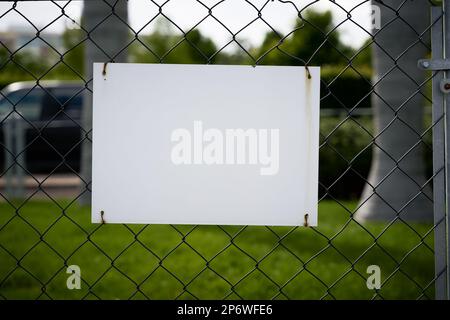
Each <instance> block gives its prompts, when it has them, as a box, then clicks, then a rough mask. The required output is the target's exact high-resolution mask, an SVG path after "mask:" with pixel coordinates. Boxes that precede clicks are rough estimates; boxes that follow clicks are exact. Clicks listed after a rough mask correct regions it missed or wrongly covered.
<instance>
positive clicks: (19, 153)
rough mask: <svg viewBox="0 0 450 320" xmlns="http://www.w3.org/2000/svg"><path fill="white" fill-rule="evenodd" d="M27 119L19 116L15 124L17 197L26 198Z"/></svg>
mask: <svg viewBox="0 0 450 320" xmlns="http://www.w3.org/2000/svg"><path fill="white" fill-rule="evenodd" d="M25 130H26V126H25V120H23V119H22V118H21V117H17V119H16V125H15V139H14V140H15V156H16V183H17V184H16V195H15V197H16V198H17V199H23V198H25V170H24V169H25V135H26V132H25Z"/></svg>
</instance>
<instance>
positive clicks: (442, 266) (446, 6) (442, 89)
mask: <svg viewBox="0 0 450 320" xmlns="http://www.w3.org/2000/svg"><path fill="white" fill-rule="evenodd" d="M446 12H449V13H450V0H447V1H446V0H444V2H443V7H442V8H440V7H432V9H431V23H432V27H431V60H425V59H423V60H419V67H420V68H422V69H424V70H428V71H431V72H433V77H432V79H433V80H432V91H433V97H432V100H433V102H432V105H433V122H432V123H433V203H434V208H433V211H434V255H435V290H436V291H435V292H436V294H435V297H436V299H438V300H444V299H449V297H450V294H449V289H450V284H449V280H450V276H449V267H448V266H449V263H448V259H449V251H448V250H449V242H448V241H449V237H448V225H449V221H448V218H449V216H448V199H449V191H450V190H449V186H448V181H449V173H450V171H449V168H450V163H449V158H448V155H449V152H450V149H449V148H450V144H449V139H448V130H447V128H448V126H449V125H450V113H449V112H447V106H450V82H449V81H450V59H449V58H450V14H445V13H446Z"/></svg>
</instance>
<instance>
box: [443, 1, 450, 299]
mask: <svg viewBox="0 0 450 320" xmlns="http://www.w3.org/2000/svg"><path fill="white" fill-rule="evenodd" d="M443 8H444V28H443V30H444V35H443V41H444V45H443V49H444V59H449V58H450V0H444V1H443ZM445 78H446V79H449V78H450V71H446V72H445ZM448 106H450V95H449V94H447V95H445V97H444V114H445V124H444V130H445V224H446V226H445V236H446V237H445V238H446V250H445V253H446V287H447V288H446V297H447V299H448V298H449V297H450V291H449V290H450V282H449V281H450V276H449V253H450V252H449V250H450V246H449V236H448V225H449V215H448V209H449V208H448V205H449V203H448V201H449V191H450V190H449V185H448V182H449V178H450V176H449V174H450V170H449V168H450V163H449V161H450V158H449V154H450V150H449V148H450V145H449V136H448V127H449V125H450V113H449V112H448V110H447V108H448Z"/></svg>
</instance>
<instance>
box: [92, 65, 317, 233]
mask: <svg viewBox="0 0 450 320" xmlns="http://www.w3.org/2000/svg"><path fill="white" fill-rule="evenodd" d="M104 71H105V72H104ZM309 73H310V75H311V78H309V77H308V72H307V70H306V69H305V68H304V67H287V66H256V67H252V66H218V65H168V64H131V63H126V64H120V63H113V64H108V65H107V66H106V68H105V66H104V64H103V63H95V64H94V89H93V90H94V100H93V162H92V170H93V176H92V221H93V222H95V223H100V222H104V223H142V224H212V225H271V226H298V225H303V224H304V223H305V219H307V224H308V225H310V226H316V225H317V200H318V152H319V98H320V92H319V86H320V69H319V68H318V67H309ZM306 215H307V216H306ZM305 217H306V218H305Z"/></svg>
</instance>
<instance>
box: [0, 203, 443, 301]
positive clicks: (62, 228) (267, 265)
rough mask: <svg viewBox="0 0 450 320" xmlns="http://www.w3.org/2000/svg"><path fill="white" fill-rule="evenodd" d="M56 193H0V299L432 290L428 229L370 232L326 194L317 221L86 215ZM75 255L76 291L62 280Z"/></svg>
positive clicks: (418, 293) (411, 294)
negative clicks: (249, 222)
mask: <svg viewBox="0 0 450 320" xmlns="http://www.w3.org/2000/svg"><path fill="white" fill-rule="evenodd" d="M57 202H58V203H57V204H56V203H54V202H50V201H28V202H25V204H23V205H22V206H21V207H20V208H19V209H18V210H17V212H16V210H15V209H14V208H13V207H12V206H11V205H9V204H7V203H0V299H1V298H3V299H5V298H7V299H16V298H22V299H35V298H41V299H48V298H49V297H51V298H54V299H80V298H87V299H95V298H102V299H129V298H133V299H143V298H150V299H174V298H182V299H195V298H199V299H222V298H228V299H239V298H245V299H272V298H275V299H286V298H290V299H319V298H326V299H333V298H336V299H370V298H373V297H374V296H375V298H384V299H394V298H396V299H416V298H420V297H421V298H433V297H434V284H433V283H432V280H433V277H434V259H433V252H432V250H431V249H432V248H433V232H432V231H430V230H431V228H432V227H431V226H430V225H423V224H411V225H409V226H408V225H406V224H404V223H402V222H396V223H394V224H392V225H389V226H388V225H387V224H381V223H371V224H365V225H364V228H366V229H367V231H366V230H365V229H364V228H363V227H361V226H360V225H358V224H357V223H356V222H354V221H353V220H351V219H350V214H351V211H352V210H353V209H354V207H355V205H356V203H354V202H343V203H342V204H341V205H340V204H338V203H337V202H334V201H322V202H321V203H320V204H319V227H318V228H303V227H301V228H288V227H276V228H266V227H246V228H245V227H239V226H226V227H218V226H198V227H194V226H167V225H149V226H143V225H128V226H124V225H108V224H106V225H94V224H91V223H90V212H89V211H90V210H89V209H88V208H83V207H79V206H77V205H76V204H74V203H72V204H70V203H69V202H68V201H63V200H61V201H57ZM16 205H17V206H20V202H17V203H16ZM386 228H387V229H386ZM380 234H381V235H380ZM328 238H330V239H331V241H329V240H328ZM183 239H184V241H183ZM375 239H376V241H375ZM72 264H75V265H78V266H80V268H81V276H82V279H83V282H82V287H81V290H68V289H67V287H66V280H67V277H68V276H69V275H68V274H67V273H66V268H67V265H72ZM372 264H376V265H378V266H380V268H381V274H382V288H381V289H380V290H379V291H378V295H376V293H375V292H374V291H373V290H369V289H367V286H366V280H365V278H366V277H367V276H368V275H367V273H366V269H367V267H368V266H369V265H372Z"/></svg>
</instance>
